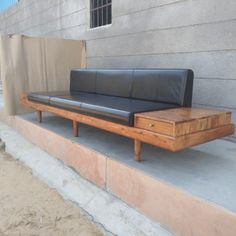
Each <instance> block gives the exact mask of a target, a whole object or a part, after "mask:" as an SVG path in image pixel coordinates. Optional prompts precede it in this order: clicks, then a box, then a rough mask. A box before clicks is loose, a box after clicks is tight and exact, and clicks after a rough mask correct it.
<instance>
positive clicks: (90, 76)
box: [70, 69, 97, 93]
mask: <svg viewBox="0 0 236 236" xmlns="http://www.w3.org/2000/svg"><path fill="white" fill-rule="evenodd" d="M96 74H97V71H96V70H84V69H78V70H72V71H71V73H70V90H71V91H78V92H88V93H95V92H96Z"/></svg>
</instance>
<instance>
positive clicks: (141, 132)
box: [21, 93, 234, 161]
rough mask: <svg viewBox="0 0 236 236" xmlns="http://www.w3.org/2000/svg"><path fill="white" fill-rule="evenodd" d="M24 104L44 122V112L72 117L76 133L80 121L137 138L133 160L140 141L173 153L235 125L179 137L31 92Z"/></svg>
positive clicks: (138, 156) (230, 130)
mask: <svg viewBox="0 0 236 236" xmlns="http://www.w3.org/2000/svg"><path fill="white" fill-rule="evenodd" d="M21 104H22V105H24V106H25V107H28V108H32V109H35V110H36V111H37V114H38V121H39V122H42V113H43V112H49V113H53V114H55V115H57V116H60V117H63V118H66V119H69V120H71V121H72V124H73V134H74V136H76V137H77V136H78V135H79V124H80V123H82V124H86V125H90V126H93V127H96V128H99V129H102V130H105V131H109V132H112V133H115V134H118V135H121V136H125V137H128V138H131V139H134V159H135V160H136V161H140V160H141V143H142V142H143V143H147V144H151V145H154V146H157V147H160V148H164V149H167V150H170V151H172V152H176V151H180V150H183V149H186V148H188V147H191V146H194V145H197V144H201V143H204V142H207V141H210V140H213V139H216V138H220V137H224V136H227V135H229V134H232V133H233V132H234V125H233V124H228V125H225V126H222V127H217V128H214V129H209V130H205V131H204V132H203V131H202V132H197V133H192V134H187V135H183V136H179V137H172V136H168V135H164V134H160V133H156V132H152V131H148V130H145V129H140V128H136V127H130V126H126V125H122V124H117V123H114V122H111V121H106V120H103V119H99V118H95V117H91V116H88V115H83V114H80V113H76V112H73V111H68V110H64V109H61V108H57V107H53V106H49V105H46V104H42V103H38V102H32V101H29V100H28V94H27V93H23V94H22V97H21Z"/></svg>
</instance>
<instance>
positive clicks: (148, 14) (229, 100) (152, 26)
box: [0, 0, 236, 119]
mask: <svg viewBox="0 0 236 236" xmlns="http://www.w3.org/2000/svg"><path fill="white" fill-rule="evenodd" d="M235 12H236V1H235V0H224V1H222V0H148V1H147V0H138V1H137V0H129V1H127V0H113V23H112V25H110V26H104V27H101V28H97V29H89V0H44V1H38V0H21V1H20V3H18V4H16V5H15V6H13V7H11V8H10V9H8V10H7V11H5V12H3V13H1V14H0V32H2V33H21V34H26V35H31V36H50V37H63V38H71V39H85V40H87V64H88V67H116V68H118V67H187V68H192V69H193V70H194V71H195V84H194V99H193V101H194V105H195V106H206V107H217V108H225V109H228V110H232V111H233V112H235V114H236V96H235V93H236V15H235ZM234 119H235V118H234Z"/></svg>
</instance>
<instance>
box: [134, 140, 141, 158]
mask: <svg viewBox="0 0 236 236" xmlns="http://www.w3.org/2000/svg"><path fill="white" fill-rule="evenodd" d="M134 159H135V161H141V142H140V141H139V140H137V139H135V140H134Z"/></svg>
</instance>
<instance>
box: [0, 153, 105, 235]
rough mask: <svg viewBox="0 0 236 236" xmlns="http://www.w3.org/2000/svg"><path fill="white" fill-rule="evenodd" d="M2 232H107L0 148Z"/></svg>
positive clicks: (36, 233) (21, 233)
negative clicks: (102, 230)
mask: <svg viewBox="0 0 236 236" xmlns="http://www.w3.org/2000/svg"><path fill="white" fill-rule="evenodd" d="M0 235H1V236H5V235H9V236H15V235H17V236H18V235H22V236H29V235H30V236H33V235H35V236H36V235H42V236H54V235H55V236H61V235H62V236H74V235H76V236H78V235H83V236H90V235H103V233H102V232H101V231H100V230H99V229H98V228H97V227H96V225H95V224H93V222H92V221H91V220H90V219H88V218H87V217H86V216H85V215H84V214H83V213H81V211H80V209H79V208H77V207H76V206H74V205H73V204H72V203H70V202H68V201H65V200H64V199H63V198H62V197H61V196H60V195H59V194H58V193H57V192H56V191H55V190H54V189H51V188H49V187H48V186H47V185H46V184H44V183H43V182H41V181H40V180H39V179H37V178H36V177H35V176H33V175H32V173H31V171H30V169H29V168H27V167H25V166H24V165H23V164H21V163H20V162H19V161H16V160H15V159H13V158H12V157H10V156H9V155H7V154H6V153H3V152H0Z"/></svg>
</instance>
